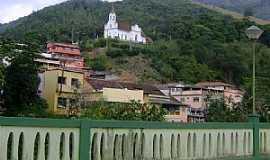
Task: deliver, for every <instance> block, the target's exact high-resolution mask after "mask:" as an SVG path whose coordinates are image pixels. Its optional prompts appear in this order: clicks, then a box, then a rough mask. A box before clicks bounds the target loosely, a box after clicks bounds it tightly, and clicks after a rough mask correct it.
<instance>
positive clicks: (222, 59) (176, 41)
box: [0, 0, 270, 108]
mask: <svg viewBox="0 0 270 160" xmlns="http://www.w3.org/2000/svg"><path fill="white" fill-rule="evenodd" d="M114 7H115V10H116V12H117V15H118V20H125V21H130V22H132V23H138V24H139V25H140V26H141V27H142V28H143V30H144V32H145V34H146V35H147V36H149V37H151V38H152V39H153V41H154V42H153V44H148V45H139V44H130V43H124V42H117V41H113V40H109V41H106V40H103V39H102V38H99V39H98V40H97V39H96V38H97V37H102V35H103V25H104V24H105V23H106V21H107V16H108V14H109V12H110V10H111V4H110V3H108V2H102V1H99V0H71V1H68V2H65V3H62V4H59V5H56V6H51V7H47V8H45V9H43V10H41V11H37V12H34V13H32V14H31V15H30V16H28V17H24V18H21V19H19V20H18V21H15V22H11V23H10V24H5V25H4V26H3V27H1V26H0V31H1V36H2V38H10V39H14V40H17V41H31V42H32V43H35V44H38V45H40V46H41V47H40V48H43V47H44V44H45V43H46V42H47V41H58V42H71V39H72V34H71V33H72V30H73V31H74V32H73V33H74V36H73V39H74V40H75V41H78V42H79V43H80V45H81V48H82V51H83V52H84V55H85V57H86V61H87V65H88V66H90V67H92V68H93V69H97V70H109V71H112V72H116V73H119V74H121V73H130V74H134V76H135V77H136V81H137V82H153V83H161V82H163V83H166V82H177V81H183V82H186V83H189V84H193V83H196V82H198V81H203V80H223V81H225V82H230V83H234V84H236V85H238V86H240V87H242V88H244V89H245V90H246V91H247V97H249V91H250V87H251V82H252V81H251V68H252V56H251V51H252V49H251V42H250V41H249V40H248V39H247V38H246V35H245V30H246V29H247V28H248V27H249V26H250V25H253V23H252V22H250V21H249V20H248V19H243V20H235V19H233V18H231V17H229V16H224V15H222V14H220V13H216V12H214V11H210V10H207V9H205V8H202V7H200V6H198V5H195V4H192V3H190V1H186V0H181V1H180V0H166V1H164V0H147V1H145V0H136V1H134V0H124V1H122V2H116V3H114ZM259 27H261V28H262V29H263V30H264V31H265V32H264V34H263V36H262V37H261V39H260V41H259V42H260V43H258V44H257V50H256V51H257V76H258V79H257V84H258V87H257V93H258V94H257V96H258V97H257V100H258V101H257V103H258V107H261V108H262V107H268V106H269V105H270V94H269V93H270V63H269V59H270V49H269V47H268V46H269V45H270V26H259ZM29 37H30V38H29ZM97 47H101V48H102V47H103V48H105V47H107V48H108V50H107V51H106V52H105V53H104V54H101V55H98V56H96V57H91V56H90V55H89V54H88V52H91V51H92V50H93V49H94V48H97ZM249 100H250V99H249ZM249 100H248V101H247V103H248V102H249Z"/></svg>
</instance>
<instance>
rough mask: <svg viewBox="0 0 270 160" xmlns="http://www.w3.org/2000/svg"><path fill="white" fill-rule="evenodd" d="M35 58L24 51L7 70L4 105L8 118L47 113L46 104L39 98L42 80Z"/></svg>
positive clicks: (13, 60) (12, 61)
mask: <svg viewBox="0 0 270 160" xmlns="http://www.w3.org/2000/svg"><path fill="white" fill-rule="evenodd" d="M34 57H35V55H34V54H33V53H32V52H28V51H23V50H22V51H21V54H19V55H17V56H16V57H14V58H13V59H12V60H11V64H10V65H9V66H8V67H7V68H6V72H5V84H4V105H5V107H6V108H7V115H8V116H17V115H19V116H20V115H21V116H23V115H32V116H36V114H44V113H45V110H44V109H45V107H46V104H45V102H44V101H43V100H41V99H40V98H39V96H38V86H39V82H40V80H39V77H38V65H37V64H36V63H35V62H34ZM35 111H37V112H38V113H35Z"/></svg>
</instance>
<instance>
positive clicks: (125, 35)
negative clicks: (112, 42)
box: [104, 10, 147, 44]
mask: <svg viewBox="0 0 270 160" xmlns="http://www.w3.org/2000/svg"><path fill="white" fill-rule="evenodd" d="M104 38H112V39H119V40H122V41H131V42H135V43H143V44H145V43H147V38H146V37H145V35H144V34H143V31H142V29H141V28H140V27H139V25H138V24H135V25H130V24H129V23H127V22H117V17H116V13H115V12H114V10H112V11H111V13H110V14H109V21H108V22H107V24H105V26H104Z"/></svg>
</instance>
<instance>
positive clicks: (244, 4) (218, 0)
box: [194, 0, 270, 20]
mask: <svg viewBox="0 0 270 160" xmlns="http://www.w3.org/2000/svg"><path fill="white" fill-rule="evenodd" d="M194 1H196V2H201V3H206V4H210V5H214V6H218V7H221V8H224V9H228V10H231V11H236V12H238V13H241V14H244V13H245V11H247V10H249V11H250V10H252V12H253V14H254V16H256V17H258V18H262V19H266V20H270V1H269V0H194Z"/></svg>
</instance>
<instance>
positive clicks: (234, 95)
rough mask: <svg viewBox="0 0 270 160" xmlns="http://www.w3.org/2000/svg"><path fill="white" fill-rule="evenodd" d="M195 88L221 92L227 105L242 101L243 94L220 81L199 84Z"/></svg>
mask: <svg viewBox="0 0 270 160" xmlns="http://www.w3.org/2000/svg"><path fill="white" fill-rule="evenodd" d="M196 86H197V87H203V88H207V89H215V90H220V91H222V92H223V96H224V99H225V101H226V102H227V104H228V105H232V104H235V103H240V102H242V100H243V97H244V94H245V92H244V91H243V90H241V89H239V88H237V87H236V86H234V85H232V84H228V83H224V82H220V81H214V82H200V83H197V84H196Z"/></svg>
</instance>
